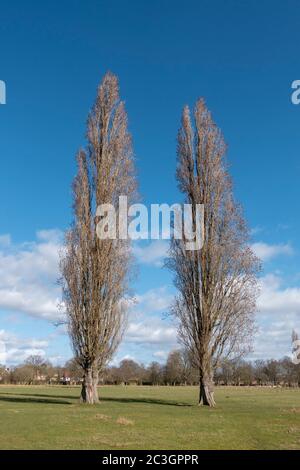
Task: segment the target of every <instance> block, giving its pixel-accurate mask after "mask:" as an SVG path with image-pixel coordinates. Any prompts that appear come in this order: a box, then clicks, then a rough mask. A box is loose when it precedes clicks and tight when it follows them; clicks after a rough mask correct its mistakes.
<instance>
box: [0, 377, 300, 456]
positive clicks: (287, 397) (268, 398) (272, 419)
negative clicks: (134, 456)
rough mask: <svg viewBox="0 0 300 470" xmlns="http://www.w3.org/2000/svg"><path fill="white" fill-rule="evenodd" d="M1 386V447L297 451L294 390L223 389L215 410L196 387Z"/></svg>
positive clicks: (299, 428) (297, 393)
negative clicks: (96, 397) (88, 391)
mask: <svg viewBox="0 0 300 470" xmlns="http://www.w3.org/2000/svg"><path fill="white" fill-rule="evenodd" d="M99 390H100V394H101V397H102V402H101V403H100V404H99V405H97V406H89V405H81V404H80V403H79V400H78V397H79V393H80V388H79V387H68V386H52V387H51V386H48V387H44V386H0V448H1V449H121V450H122V449H299V448H300V390H299V389H279V388H276V389H275V388H254V387H253V388H251V387H240V388H234V387H221V388H217V389H216V399H217V407H216V408H214V409H208V408H203V407H198V406H197V404H196V403H197V395H198V390H197V388H196V387H145V386H143V387H139V386H127V387H124V386H104V387H100V388H99Z"/></svg>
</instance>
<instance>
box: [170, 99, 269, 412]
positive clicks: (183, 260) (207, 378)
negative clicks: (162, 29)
mask: <svg viewBox="0 0 300 470" xmlns="http://www.w3.org/2000/svg"><path fill="white" fill-rule="evenodd" d="M177 153H178V166H177V180H178V183H179V188H180V190H181V191H182V192H183V194H184V195H185V200H184V202H185V203H188V204H190V205H191V206H192V214H191V218H192V224H193V230H194V231H195V230H196V227H197V220H196V218H197V210H196V209H197V204H198V205H200V204H201V205H202V206H203V207H204V221H203V222H204V224H203V225H204V234H203V246H202V248H201V249H198V250H197V249H195V250H188V249H187V248H186V239H183V240H179V239H176V238H175V237H174V238H173V240H172V243H171V249H170V258H169V260H168V266H169V267H170V269H171V270H172V271H173V272H174V273H175V286H176V287H177V289H178V291H179V295H178V297H177V300H176V303H175V305H174V308H173V314H174V315H175V317H176V319H177V320H178V321H179V325H180V326H179V338H180V340H181V342H182V344H183V346H184V347H185V348H186V349H188V350H189V351H190V353H191V357H192V358H193V361H194V366H195V367H197V369H198V371H199V381H200V390H199V404H203V405H208V406H214V404H215V400H214V394H213V374H214V370H215V369H216V367H217V365H218V364H219V362H220V359H221V358H224V357H233V356H234V355H239V356H240V357H241V356H242V355H243V354H244V353H245V352H247V351H249V346H250V344H251V339H252V333H253V329H254V312H255V308H256V295H257V273H258V271H259V267H260V265H259V262H258V260H257V258H256V257H255V255H254V254H253V252H252V251H251V248H250V246H249V240H250V238H249V230H248V228H247V226H246V223H245V220H244V218H243V214H242V211H241V209H240V207H239V206H238V205H237V203H236V202H235V200H234V197H233V192H232V183H231V179H230V177H229V175H228V171H227V167H226V163H225V157H224V155H225V144H224V140H223V137H222V135H221V132H220V130H219V129H218V128H217V127H216V125H215V123H214V122H213V120H212V117H211V114H210V112H209V111H208V109H207V107H206V105H205V103H204V101H203V100H199V101H198V102H197V103H196V106H195V112H194V125H193V123H192V119H191V117H190V111H189V108H188V107H185V108H184V111H183V115H182V126H181V128H180V130H179V134H178V151H177Z"/></svg>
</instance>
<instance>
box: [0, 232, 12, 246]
mask: <svg viewBox="0 0 300 470" xmlns="http://www.w3.org/2000/svg"><path fill="white" fill-rule="evenodd" d="M10 244H11V238H10V235H9V234H4V235H0V247H1V246H2V247H6V246H9V245H10Z"/></svg>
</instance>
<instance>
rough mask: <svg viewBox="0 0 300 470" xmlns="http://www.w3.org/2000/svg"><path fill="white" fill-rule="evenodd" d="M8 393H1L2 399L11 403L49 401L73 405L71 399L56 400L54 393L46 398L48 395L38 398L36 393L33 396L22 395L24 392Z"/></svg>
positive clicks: (49, 402) (43, 402) (55, 403)
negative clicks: (11, 394) (17, 393)
mask: <svg viewBox="0 0 300 470" xmlns="http://www.w3.org/2000/svg"><path fill="white" fill-rule="evenodd" d="M7 395H9V394H7ZM7 395H5V396H4V395H2V394H0V401H5V402H9V403H42V404H45V403H48V404H51V405H71V403H70V402H69V401H66V400H61V399H58V400H56V399H55V398H54V397H53V395H52V399H50V398H46V397H40V398H38V397H37V396H34V395H31V396H28V395H27V396H20V395H22V394H19V395H13V396H7Z"/></svg>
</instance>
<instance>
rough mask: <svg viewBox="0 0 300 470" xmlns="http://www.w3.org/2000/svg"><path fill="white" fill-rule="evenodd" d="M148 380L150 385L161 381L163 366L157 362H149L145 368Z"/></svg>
mask: <svg viewBox="0 0 300 470" xmlns="http://www.w3.org/2000/svg"><path fill="white" fill-rule="evenodd" d="M147 373H148V380H149V382H150V383H151V384H152V385H159V384H161V383H162V382H163V368H162V366H161V364H159V362H155V361H154V362H151V364H150V365H149V366H148V369H147Z"/></svg>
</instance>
